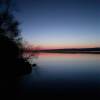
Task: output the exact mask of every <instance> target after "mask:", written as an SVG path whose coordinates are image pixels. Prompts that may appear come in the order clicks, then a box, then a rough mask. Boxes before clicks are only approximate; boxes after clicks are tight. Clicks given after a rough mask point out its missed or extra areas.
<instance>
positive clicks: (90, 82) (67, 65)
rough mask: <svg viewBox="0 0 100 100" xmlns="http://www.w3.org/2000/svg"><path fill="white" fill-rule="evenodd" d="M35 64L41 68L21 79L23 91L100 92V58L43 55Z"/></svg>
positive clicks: (84, 55) (87, 55)
mask: <svg viewBox="0 0 100 100" xmlns="http://www.w3.org/2000/svg"><path fill="white" fill-rule="evenodd" d="M32 60H33V61H34V62H36V63H37V67H33V70H32V73H31V74H29V75H25V76H24V77H22V78H21V79H20V87H21V88H23V89H24V91H25V90H27V91H35V92H36V91H42V92H43V91H47V90H48V91H49V92H50V91H52V92H55V91H56V92H58V91H60V92H61V91H67V92H69V91H74V90H75V91H76V90H77V91H78V90H80V89H81V90H83V91H85V89H88V90H89V89H90V90H91V91H92V90H93V91H95V90H97V89H100V55H99V54H63V53H61V54H57V53H41V54H40V55H39V57H38V59H34V57H33V59H32ZM85 92H86V91H85ZM99 93H100V91H99Z"/></svg>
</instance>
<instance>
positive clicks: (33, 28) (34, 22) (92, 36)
mask: <svg viewBox="0 0 100 100" xmlns="http://www.w3.org/2000/svg"><path fill="white" fill-rule="evenodd" d="M15 2H16V5H17V6H18V9H19V11H18V12H15V16H16V18H17V19H18V20H19V21H20V23H21V24H20V29H21V31H22V36H23V37H24V39H25V40H27V41H28V42H29V43H31V44H33V45H36V46H40V47H42V48H69V47H70V48H73V47H75V48H77V47H98V46H99V47H100V0H15Z"/></svg>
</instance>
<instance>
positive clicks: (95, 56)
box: [39, 53, 100, 60]
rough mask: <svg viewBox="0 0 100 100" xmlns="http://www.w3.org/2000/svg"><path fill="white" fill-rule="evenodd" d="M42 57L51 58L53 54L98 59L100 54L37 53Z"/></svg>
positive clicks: (73, 57)
mask: <svg viewBox="0 0 100 100" xmlns="http://www.w3.org/2000/svg"><path fill="white" fill-rule="evenodd" d="M39 56H40V57H42V58H50V57H51V58H52V57H53V56H54V57H55V56H56V57H58V58H60V57H64V58H68V59H77V58H78V59H79V58H81V59H84V60H86V59H91V60H92V59H97V60H98V59H99V60H100V55H96V54H64V53H40V55H39Z"/></svg>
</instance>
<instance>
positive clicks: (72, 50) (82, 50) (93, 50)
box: [33, 47, 100, 54]
mask: <svg viewBox="0 0 100 100" xmlns="http://www.w3.org/2000/svg"><path fill="white" fill-rule="evenodd" d="M33 52H37V51H33ZM38 52H46V53H96V54H100V48H99V47H98V48H69V49H46V50H39V51H38Z"/></svg>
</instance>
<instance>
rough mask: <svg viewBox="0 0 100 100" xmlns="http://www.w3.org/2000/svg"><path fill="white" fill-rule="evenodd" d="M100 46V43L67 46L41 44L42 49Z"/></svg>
mask: <svg viewBox="0 0 100 100" xmlns="http://www.w3.org/2000/svg"><path fill="white" fill-rule="evenodd" d="M95 47H100V46H98V45H70V46H69V45H67V46H64V45H62V46H54V45H53V46H41V47H40V49H67V48H95Z"/></svg>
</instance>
